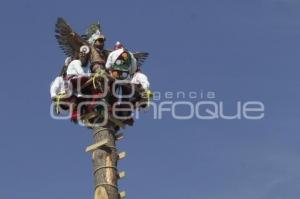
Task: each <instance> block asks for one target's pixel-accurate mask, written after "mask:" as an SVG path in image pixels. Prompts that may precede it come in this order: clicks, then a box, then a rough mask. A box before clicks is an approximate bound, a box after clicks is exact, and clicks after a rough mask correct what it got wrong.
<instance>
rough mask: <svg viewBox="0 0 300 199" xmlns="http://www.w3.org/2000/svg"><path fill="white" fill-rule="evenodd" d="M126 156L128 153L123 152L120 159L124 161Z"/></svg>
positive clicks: (119, 155) (119, 156)
mask: <svg viewBox="0 0 300 199" xmlns="http://www.w3.org/2000/svg"><path fill="white" fill-rule="evenodd" d="M126 156H127V153H126V152H124V151H123V152H121V153H119V154H118V159H119V160H122V159H124V158H125V157H126Z"/></svg>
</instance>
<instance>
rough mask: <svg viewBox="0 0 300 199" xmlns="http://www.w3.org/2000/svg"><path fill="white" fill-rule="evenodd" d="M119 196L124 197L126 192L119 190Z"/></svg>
mask: <svg viewBox="0 0 300 199" xmlns="http://www.w3.org/2000/svg"><path fill="white" fill-rule="evenodd" d="M119 196H120V198H121V199H122V198H125V197H126V192H125V191H122V192H120V193H119Z"/></svg>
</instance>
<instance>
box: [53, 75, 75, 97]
mask: <svg viewBox="0 0 300 199" xmlns="http://www.w3.org/2000/svg"><path fill="white" fill-rule="evenodd" d="M70 90H71V85H70V82H69V81H65V80H64V79H63V77H61V76H58V77H56V78H55V79H54V81H53V82H52V83H51V86H50V95H51V98H54V97H56V96H57V95H59V94H70V92H71V91H70Z"/></svg>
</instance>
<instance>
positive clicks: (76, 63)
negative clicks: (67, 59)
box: [67, 59, 86, 76]
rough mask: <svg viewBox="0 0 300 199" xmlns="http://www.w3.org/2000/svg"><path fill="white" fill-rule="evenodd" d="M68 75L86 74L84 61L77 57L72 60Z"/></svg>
mask: <svg viewBox="0 0 300 199" xmlns="http://www.w3.org/2000/svg"><path fill="white" fill-rule="evenodd" d="M67 75H68V76H70V75H86V73H85V72H84V70H83V68H82V63H81V61H80V60H78V59H76V60H73V61H71V63H70V64H69V66H68V69H67Z"/></svg>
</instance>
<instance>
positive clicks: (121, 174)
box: [118, 171, 126, 179]
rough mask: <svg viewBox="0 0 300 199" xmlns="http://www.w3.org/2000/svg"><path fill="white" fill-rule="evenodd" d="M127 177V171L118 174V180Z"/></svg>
mask: <svg viewBox="0 0 300 199" xmlns="http://www.w3.org/2000/svg"><path fill="white" fill-rule="evenodd" d="M125 175H126V173H125V171H121V172H119V173H118V179H121V178H124V177H125Z"/></svg>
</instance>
